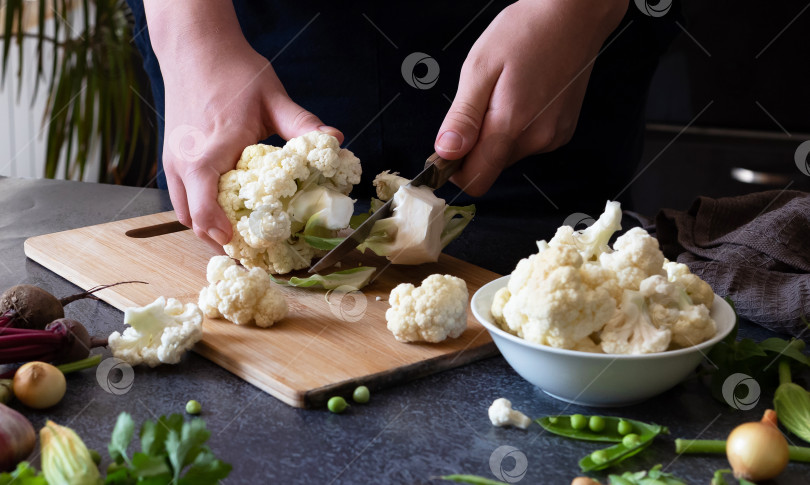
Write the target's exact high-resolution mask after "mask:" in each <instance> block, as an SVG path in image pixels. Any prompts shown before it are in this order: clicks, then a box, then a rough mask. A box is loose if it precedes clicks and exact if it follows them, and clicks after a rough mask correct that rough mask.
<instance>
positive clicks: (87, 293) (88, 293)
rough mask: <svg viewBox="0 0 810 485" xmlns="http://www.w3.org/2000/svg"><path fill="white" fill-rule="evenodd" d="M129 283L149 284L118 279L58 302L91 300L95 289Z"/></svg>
mask: <svg viewBox="0 0 810 485" xmlns="http://www.w3.org/2000/svg"><path fill="white" fill-rule="evenodd" d="M129 283H141V284H144V285H148V284H149V283H147V282H145V281H119V282H118V283H113V284H111V285H101V286H96V287H94V288H90V289H89V290H87V291H83V292H81V293H77V294H75V295H70V296H66V297H64V298H60V299H59V303H61V304H62V306H66V305H68V304H69V303H73V302H74V301H76V300H84V299H86V298H90V299H93V300H98V297H96V296H94V295H93V293H95V292H97V291H101V290H105V289H107V288H112V287H113V286H118V285H126V284H129ZM0 324H1V323H0Z"/></svg>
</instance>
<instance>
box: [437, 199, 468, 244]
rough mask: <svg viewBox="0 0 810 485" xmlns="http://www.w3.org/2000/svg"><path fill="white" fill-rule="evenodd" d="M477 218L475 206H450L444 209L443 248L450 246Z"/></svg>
mask: <svg viewBox="0 0 810 485" xmlns="http://www.w3.org/2000/svg"><path fill="white" fill-rule="evenodd" d="M474 216H475V205H468V206H456V205H448V206H447V207H445V208H444V230H443V231H442V247H445V246H447V245H448V244H450V243H451V242H452V241H453V240H454V239H455V238H457V237H458V236H459V235H461V233H462V232H463V231H464V228H466V227H467V224H469V223H470V221H471V220H472V219H473V217H474Z"/></svg>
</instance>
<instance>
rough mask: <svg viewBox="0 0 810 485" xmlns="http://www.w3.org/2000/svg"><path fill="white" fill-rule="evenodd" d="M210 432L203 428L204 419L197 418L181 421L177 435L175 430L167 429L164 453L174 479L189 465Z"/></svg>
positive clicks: (201, 449)
mask: <svg viewBox="0 0 810 485" xmlns="http://www.w3.org/2000/svg"><path fill="white" fill-rule="evenodd" d="M209 436H211V432H210V431H208V430H207V429H206V428H205V421H203V420H202V419H199V418H195V419H192V420H191V421H189V422H187V423H183V431H182V434H181V435H178V433H177V431H176V430H171V431H169V435H168V437H167V438H166V453H167V454H168V457H169V463H171V465H172V471H173V472H174V479H175V480H178V479H179V478H180V473H181V472H182V470H183V468H185V467H186V466H188V465H190V464H191V463H192V462H193V461H194V460H195V459H196V458H197V455H198V454H200V452H202V451H203V448H202V446H203V445H204V444H205V442H206V441H208V438H209Z"/></svg>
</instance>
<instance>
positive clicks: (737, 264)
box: [655, 190, 810, 340]
mask: <svg viewBox="0 0 810 485" xmlns="http://www.w3.org/2000/svg"><path fill="white" fill-rule="evenodd" d="M655 226H656V237H657V238H658V240H659V241H660V242H661V246H662V249H663V251H664V254H665V255H666V256H667V258H669V259H670V260H677V261H678V262H680V263H685V264H687V265H688V266H689V268H690V269H691V270H692V272H693V273H695V274H697V275H699V276H700V277H701V278H703V279H704V280H706V281H707V282H708V283H709V284H710V285H711V286H712V288H714V291H715V293H717V294H718V295H721V296H728V297H729V298H731V299H732V300H733V301H734V303H735V305H736V307H737V313H739V314H740V316H742V317H744V318H747V319H748V320H751V321H752V322H755V323H758V324H760V325H763V326H765V327H767V328H769V329H771V330H774V331H776V332H780V333H788V334H790V335H793V336H796V337H800V338H803V339H804V340H808V337H810V328H808V326H807V325H806V324H805V323H804V322H803V321H802V318H803V317H804V318H807V319H809V320H810V194H808V193H806V192H799V191H787V190H783V191H777V190H774V191H767V192H758V193H754V194H749V195H743V196H739V197H727V198H721V199H711V198H708V197H699V198H698V199H697V200H695V202H694V203H693V204H692V207H690V208H689V210H688V211H686V212H681V211H676V210H673V209H663V210H661V211H660V212H659V213H658V215H657V216H656V219H655Z"/></svg>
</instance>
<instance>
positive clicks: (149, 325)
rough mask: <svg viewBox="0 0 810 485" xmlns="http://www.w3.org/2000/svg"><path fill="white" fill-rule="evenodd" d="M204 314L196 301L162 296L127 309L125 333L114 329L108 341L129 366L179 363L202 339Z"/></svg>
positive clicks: (113, 350) (115, 355) (114, 351)
mask: <svg viewBox="0 0 810 485" xmlns="http://www.w3.org/2000/svg"><path fill="white" fill-rule="evenodd" d="M202 321H203V313H202V311H200V309H199V308H198V307H197V305H195V304H193V303H187V304H185V305H183V304H182V303H180V301H178V300H176V299H174V298H169V299H168V300H167V299H166V298H164V297H162V296H161V297H160V298H158V299H157V300H155V301H154V302H152V303H150V304H149V305H146V306H145V307H140V308H127V309H126V310H125V311H124V323H125V324H127V325H129V328H127V329H126V330H124V333H123V334H121V333H119V332H113V333H112V334H111V335H110V337H109V339H108V344H109V347H110V350H111V351H112V354H113V356H114V357H116V358H118V359H121V360H123V361H124V362H127V363H128V364H130V365H138V364H146V365H148V366H149V367H155V366H157V365H160V364H176V363H178V362H180V358H181V357H183V354H184V353H185V352H186V351H187V350H189V349H190V348H191V347H193V346H194V344H195V343H197V342H198V341H199V340H200V339H201V338H202V335H203V333H202Z"/></svg>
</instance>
